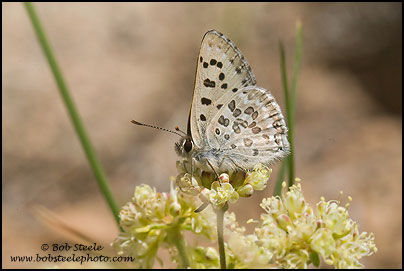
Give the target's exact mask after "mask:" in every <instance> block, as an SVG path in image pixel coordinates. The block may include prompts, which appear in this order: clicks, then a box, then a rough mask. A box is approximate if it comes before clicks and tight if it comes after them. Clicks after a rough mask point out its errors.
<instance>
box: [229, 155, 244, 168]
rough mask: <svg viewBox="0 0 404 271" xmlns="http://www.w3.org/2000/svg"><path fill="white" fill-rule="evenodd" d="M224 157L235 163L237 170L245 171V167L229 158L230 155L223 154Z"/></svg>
mask: <svg viewBox="0 0 404 271" xmlns="http://www.w3.org/2000/svg"><path fill="white" fill-rule="evenodd" d="M225 158H227V159H229V160H230V161H231V162H232V163H233V165H235V166H236V168H238V169H239V170H241V171H243V172H245V169H244V168H242V167H241V166H239V165H238V164H237V163H236V162H234V160H233V159H231V158H230V156H227V155H226V156H225Z"/></svg>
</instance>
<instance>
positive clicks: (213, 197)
mask: <svg viewBox="0 0 404 271" xmlns="http://www.w3.org/2000/svg"><path fill="white" fill-rule="evenodd" d="M177 170H178V172H179V174H178V176H177V178H176V184H177V186H178V187H179V188H180V189H181V191H182V192H184V193H186V194H189V195H199V196H200V198H201V200H202V201H203V202H208V203H210V204H212V206H213V207H214V208H216V209H220V208H222V207H223V206H224V205H225V204H226V203H227V202H230V203H234V202H236V201H237V200H238V199H239V197H250V196H251V195H252V194H253V192H254V190H263V189H265V187H266V185H267V182H268V179H269V176H270V174H271V172H272V169H269V168H268V167H266V166H265V165H262V164H258V165H256V166H255V167H254V168H253V170H251V171H247V172H241V171H236V172H230V173H222V174H221V175H220V176H219V177H217V176H216V174H215V173H212V172H205V171H202V170H201V169H199V168H195V169H192V166H191V164H190V163H189V162H188V161H187V160H183V161H182V162H180V161H177Z"/></svg>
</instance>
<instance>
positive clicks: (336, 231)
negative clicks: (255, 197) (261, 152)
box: [255, 183, 377, 268]
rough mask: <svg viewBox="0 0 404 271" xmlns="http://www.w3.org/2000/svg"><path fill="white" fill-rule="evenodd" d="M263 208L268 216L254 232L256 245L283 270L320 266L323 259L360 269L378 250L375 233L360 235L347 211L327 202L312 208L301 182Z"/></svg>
mask: <svg viewBox="0 0 404 271" xmlns="http://www.w3.org/2000/svg"><path fill="white" fill-rule="evenodd" d="M283 186H284V187H285V186H286V184H283ZM261 207H262V208H263V209H264V210H265V211H266V213H265V214H262V215H261V225H260V226H259V227H257V228H256V229H255V235H256V237H257V243H259V244H260V246H262V247H263V248H265V249H267V250H269V251H270V252H271V253H272V257H271V258H270V260H271V263H274V264H276V265H277V266H279V267H281V268H307V267H308V265H309V264H310V263H312V264H314V265H315V266H319V264H320V258H321V259H323V261H324V262H325V263H326V264H329V265H334V267H335V268H360V267H363V266H362V264H361V263H360V262H359V259H361V258H362V257H363V256H369V255H371V254H373V252H376V251H377V249H376V246H375V244H374V237H373V234H368V233H366V232H363V233H360V232H359V226H358V224H357V223H356V222H354V221H353V220H352V219H350V218H349V217H348V211H347V209H346V208H344V207H342V206H339V203H338V202H337V201H327V202H326V201H325V200H324V199H322V200H321V201H320V202H319V203H317V205H316V208H315V209H313V208H311V207H310V206H309V205H308V203H307V202H306V201H305V199H304V197H303V194H302V190H301V185H300V183H298V184H296V185H293V186H292V187H290V189H289V191H287V192H286V189H285V188H284V190H283V193H282V196H281V197H271V198H267V199H264V200H263V201H262V203H261Z"/></svg>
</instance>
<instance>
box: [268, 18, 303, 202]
mask: <svg viewBox="0 0 404 271" xmlns="http://www.w3.org/2000/svg"><path fill="white" fill-rule="evenodd" d="M302 48H303V27H302V24H301V23H300V22H298V23H297V26H296V48H295V59H294V66H293V77H292V83H291V88H289V86H288V77H287V71H286V70H287V69H286V56H285V48H284V46H283V43H282V42H279V49H280V57H281V76H282V84H283V90H284V95H285V103H286V119H287V123H288V127H289V133H288V139H289V143H290V152H291V154H290V155H289V156H288V157H287V158H286V160H285V161H284V162H283V164H282V166H281V170H280V172H279V175H278V179H277V183H276V187H275V191H274V193H275V194H276V195H279V193H280V190H281V189H282V182H283V178H284V175H285V172H286V168H287V169H288V180H289V181H288V183H289V186H292V185H293V183H294V179H295V159H294V127H295V112H296V99H297V81H298V77H299V72H300V63H301V57H302Z"/></svg>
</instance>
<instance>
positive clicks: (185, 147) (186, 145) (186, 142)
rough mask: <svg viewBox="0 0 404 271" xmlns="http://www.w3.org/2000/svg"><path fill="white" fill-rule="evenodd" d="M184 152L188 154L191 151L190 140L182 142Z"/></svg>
mask: <svg viewBox="0 0 404 271" xmlns="http://www.w3.org/2000/svg"><path fill="white" fill-rule="evenodd" d="M184 150H185V151H186V152H190V151H191V150H192V141H191V140H190V139H187V140H185V142H184Z"/></svg>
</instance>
